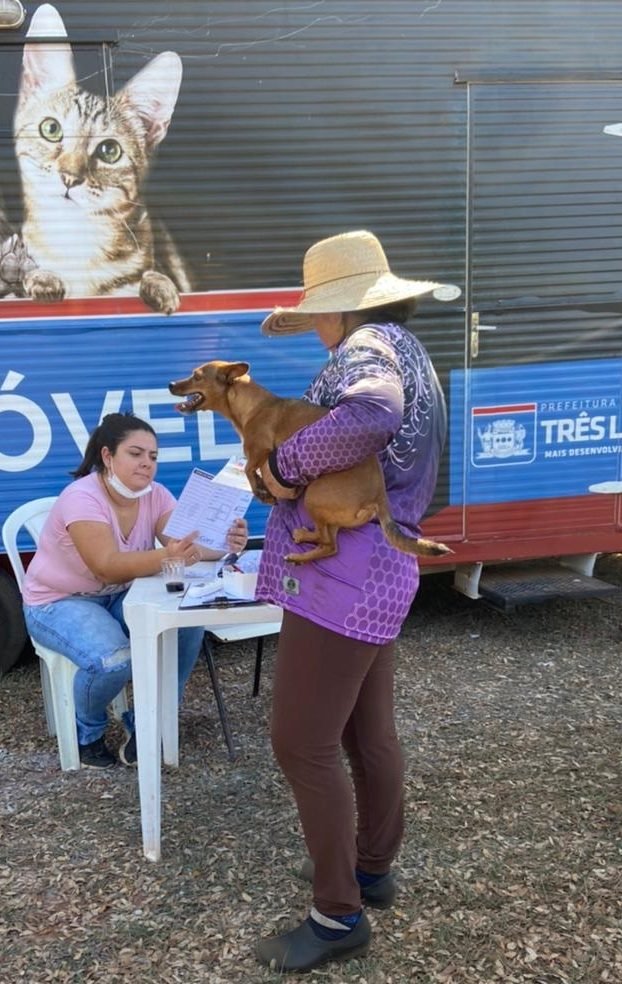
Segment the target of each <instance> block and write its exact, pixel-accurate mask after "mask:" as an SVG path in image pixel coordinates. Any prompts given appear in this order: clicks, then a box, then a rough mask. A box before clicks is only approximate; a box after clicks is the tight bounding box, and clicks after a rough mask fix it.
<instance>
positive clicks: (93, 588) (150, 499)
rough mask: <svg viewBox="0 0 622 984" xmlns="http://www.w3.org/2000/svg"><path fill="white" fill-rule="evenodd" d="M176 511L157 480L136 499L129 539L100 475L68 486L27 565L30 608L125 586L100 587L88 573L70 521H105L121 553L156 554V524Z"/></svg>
mask: <svg viewBox="0 0 622 984" xmlns="http://www.w3.org/2000/svg"><path fill="white" fill-rule="evenodd" d="M174 507H175V497H174V496H173V495H172V494H171V493H170V492H169V491H168V489H165V488H164V486H163V485H160V484H159V483H158V482H154V483H153V487H152V490H151V492H150V493H149V494H148V495H145V496H143V497H142V499H139V501H138V518H137V520H136V523H135V524H134V528H133V529H132V531H131V533H130V535H129V536H128V537H127V539H126V538H125V537H124V536H123V534H122V533H121V530H120V528H119V522H118V520H117V516H116V513H115V511H114V509H113V508H112V506H111V504H110V500H109V498H108V496H107V495H106V493H105V491H104V489H103V488H102V485H101V482H100V481H99V478H98V476H97V473H96V472H92V473H91V474H90V475H86V476H85V477H84V478H79V479H77V480H76V481H75V482H72V483H71V485H68V486H67V488H65V489H64V490H63V491H62V492H61V494H60V495H59V497H58V499H57V500H56V502H55V503H54V505H53V506H52V508H51V510H50V514H49V516H48V518H47V520H46V522H45V525H44V527H43V529H42V531H41V537H40V539H39V545H38V547H37V552H36V553H35V555H34V557H33V559H32V560H31V562H30V564H29V565H28V570H27V571H26V578H25V580H24V586H23V589H22V594H23V598H24V601H25V603H26V604H27V605H47V604H49V603H50V602H52V601H59V599H61V598H67V597H68V596H69V595H76V594H90V595H93V594H114V593H115V592H117V591H122V590H123V589H124V588H125V587H126V585H124V584H102V582H101V581H99V580H98V579H97V578H96V577H95V576H94V575H93V574H92V573H91V571H90V570H89V569H88V567H87V566H86V564H85V563H84V561H83V560H82V558H81V557H80V554H79V553H78V551H77V550H76V548H75V546H74V544H73V540H72V539H71V537H70V536H69V532H68V527H69V525H70V524H71V523H75V522H79V521H88V522H92V523H105V524H106V526H109V527H110V528H111V529H112V532H113V535H114V538H115V540H116V543H117V547H118V548H119V550H121V551H123V552H129V551H131V550H153V545H154V537H155V531H156V526H157V523H158V520H159V519H160V518H161V517H162V516H165V515H166V514H167V513H169V512H171V510H172V509H173V508H174Z"/></svg>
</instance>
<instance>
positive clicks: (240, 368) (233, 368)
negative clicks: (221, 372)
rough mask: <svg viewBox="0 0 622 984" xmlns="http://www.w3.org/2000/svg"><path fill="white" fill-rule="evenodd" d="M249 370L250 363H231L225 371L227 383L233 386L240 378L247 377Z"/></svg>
mask: <svg viewBox="0 0 622 984" xmlns="http://www.w3.org/2000/svg"><path fill="white" fill-rule="evenodd" d="M249 369H250V365H249V363H248V362H230V363H229V365H228V366H227V368H226V370H225V373H226V376H227V383H228V384H231V383H232V382H233V380H234V379H237V378H238V376H246V374H247V372H248V371H249Z"/></svg>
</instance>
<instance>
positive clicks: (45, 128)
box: [39, 116, 63, 143]
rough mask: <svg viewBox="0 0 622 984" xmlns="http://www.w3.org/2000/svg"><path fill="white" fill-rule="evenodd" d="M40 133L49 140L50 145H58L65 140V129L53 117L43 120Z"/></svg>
mask: <svg viewBox="0 0 622 984" xmlns="http://www.w3.org/2000/svg"><path fill="white" fill-rule="evenodd" d="M39 133H40V134H41V136H42V137H43V139H44V140H49V141H50V143H58V142H59V140H62V139H63V128H62V126H61V125H60V123H59V122H58V120H55V119H54V117H53V116H46V117H45V119H44V120H41V122H40V123H39Z"/></svg>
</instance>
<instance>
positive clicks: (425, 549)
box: [378, 513, 453, 557]
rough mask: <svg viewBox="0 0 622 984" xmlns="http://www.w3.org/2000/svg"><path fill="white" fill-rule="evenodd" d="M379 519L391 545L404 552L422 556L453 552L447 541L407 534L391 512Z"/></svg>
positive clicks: (439, 555)
mask: <svg viewBox="0 0 622 984" xmlns="http://www.w3.org/2000/svg"><path fill="white" fill-rule="evenodd" d="M378 520H379V522H380V525H381V527H382V532H383V533H384V535H385V537H386V538H387V540H388V542H389V543H390V544H391V546H392V547H395V548H396V549H397V550H401V551H402V552H403V553H409V554H418V555H419V556H420V557H443V556H445V554H450V553H453V550H452V549H451V548H450V547H448V546H447V545H446V544H445V543H438V542H437V541H436V540H426V539H425V538H424V537H414V536H406V534H405V533H402V531H401V529H400V528H399V526H398V525H397V523H396V522H395V520H394V519H393V517H392V516H390V515H389V513H386V514H385V515H384V516H381V515H379V516H378Z"/></svg>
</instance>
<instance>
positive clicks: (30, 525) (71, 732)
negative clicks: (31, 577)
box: [2, 496, 127, 772]
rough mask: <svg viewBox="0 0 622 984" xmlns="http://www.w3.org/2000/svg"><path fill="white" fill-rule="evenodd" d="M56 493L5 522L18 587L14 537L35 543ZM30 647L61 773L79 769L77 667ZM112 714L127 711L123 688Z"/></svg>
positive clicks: (20, 580)
mask: <svg viewBox="0 0 622 984" xmlns="http://www.w3.org/2000/svg"><path fill="white" fill-rule="evenodd" d="M55 502H56V496H48V497H46V498H44V499H33V500H32V501H31V502H26V503H25V504H24V505H23V506H19V507H18V508H17V509H15V510H14V511H13V512H12V513H11V515H10V516H9V517H8V518H7V519H6V520H5V521H4V525H3V527H2V541H3V543H4V549H5V550H6V552H7V556H8V558H9V560H10V562H11V566H12V568H13V573H14V574H15V580H16V581H17V584H18V586H19V588H20V590H21V588H22V585H23V583H24V574H25V571H24V565H23V564H22V559H21V557H20V555H19V550H18V549H17V537H18V534H19V532H20V530H21V529H25V530H26V531H27V532H28V533H29V535H30V537H31V539H32V540H33V541H34V544H35V546H36V545H37V544H38V542H39V536H40V534H41V530H42V528H43V524H44V523H45V521H46V519H47V516H48V513H49V511H50V509H51V508H52V506H53V505H54V503H55ZM31 642H32V645H33V648H34V650H35V652H36V654H37V656H38V657H39V659H40V660H41V664H40V667H41V689H42V691H43V706H44V709H45V720H46V724H47V729H48V733H49V734H50V735H56V740H57V742H58V754H59V757H60V767H61V769H62V770H63V771H64V772H67V771H68V770H69V769H79V768H80V754H79V751H78V734H77V731H76V708H75V704H74V699H73V678H74V676H75V675H76V672H77V669H78V667H77V666H76V665H75V663H72V662H71V660H69V659H67V657H66V656H63V655H62V654H61V653H57V652H56V651H55V650H54V649H48V647H47V646H42V645H41V643H39V642H36V641H35V640H34V639H32V637H31ZM111 708H112V713H113V715H114V716H115V717H116V718H118V719H119V720H121V718H122V715H123V713H124V712H125V711H127V696H126V693H125V689H123V690H122V691H121V693H120V694H118V695H117V697H115V699H114V701H113V702H112V704H111Z"/></svg>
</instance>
